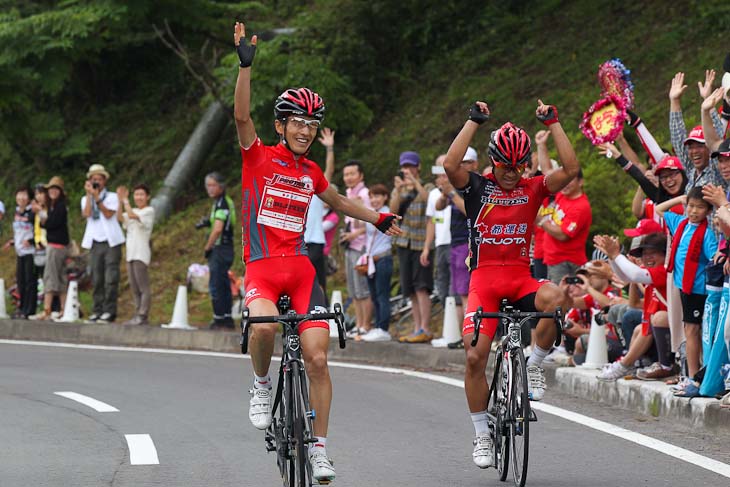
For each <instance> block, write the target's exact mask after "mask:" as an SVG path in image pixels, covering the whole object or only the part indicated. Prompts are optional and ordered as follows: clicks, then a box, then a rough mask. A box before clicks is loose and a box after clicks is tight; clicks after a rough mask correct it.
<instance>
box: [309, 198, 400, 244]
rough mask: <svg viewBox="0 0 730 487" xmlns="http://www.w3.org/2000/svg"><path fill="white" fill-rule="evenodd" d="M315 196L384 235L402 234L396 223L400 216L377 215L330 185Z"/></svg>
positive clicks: (390, 214)
mask: <svg viewBox="0 0 730 487" xmlns="http://www.w3.org/2000/svg"><path fill="white" fill-rule="evenodd" d="M317 196H319V198H320V199H321V200H322V201H324V202H325V203H327V204H328V205H330V208H332V209H333V210H335V211H341V212H342V213H344V214H345V215H347V216H351V217H353V218H357V219H358V220H362V221H364V222H368V223H372V224H373V225H375V228H377V229H378V230H380V231H381V232H383V233H385V234H386V235H390V236H395V235H401V234H402V233H403V230H401V229H400V228H399V227H398V224H397V221H398V220H400V219H401V217H400V216H398V215H395V214H393V213H378V212H377V211H374V210H371V209H370V208H366V207H365V206H364V205H362V204H359V203H356V202H355V201H354V200H351V199H349V198H348V197H347V196H345V195H342V194H339V193H338V192H337V191H335V189H334V188H333V187H332V186H331V185H329V186H327V189H326V190H324V191H322V192H321V193H319V194H317Z"/></svg>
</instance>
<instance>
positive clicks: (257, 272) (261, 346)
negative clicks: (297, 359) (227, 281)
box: [243, 259, 282, 377]
mask: <svg viewBox="0 0 730 487" xmlns="http://www.w3.org/2000/svg"><path fill="white" fill-rule="evenodd" d="M276 260H277V259H264V260H259V261H255V262H251V263H250V264H249V265H248V266H247V268H246V275H245V276H244V279H243V287H244V289H245V291H246V293H245V305H246V307H248V309H249V314H250V316H276V315H278V314H279V310H278V308H277V307H276V302H277V301H278V300H279V296H280V295H281V294H282V290H281V289H278V287H279V286H277V283H276V282H273V281H272V280H271V276H276V275H277V274H278V272H277V269H276V268H275V267H278V265H277V264H280V263H279V262H277V261H276ZM272 267H274V268H272ZM278 329H279V325H278V324H276V323H260V324H259V323H257V324H255V325H251V326H250V327H249V338H248V352H249V354H250V355H251V363H252V365H253V370H254V373H255V374H256V375H257V376H259V377H265V376H266V375H268V373H269V366H270V365H271V355H272V354H273V353H274V339H275V338H276V333H277V331H278Z"/></svg>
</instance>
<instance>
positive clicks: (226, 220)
mask: <svg viewBox="0 0 730 487" xmlns="http://www.w3.org/2000/svg"><path fill="white" fill-rule="evenodd" d="M205 190H206V191H207V192H208V197H209V198H211V199H212V200H213V205H212V207H211V209H210V216H209V217H207V218H206V217H203V218H202V219H201V220H200V221H199V222H198V223H197V224H196V225H195V227H196V228H198V229H199V228H210V233H208V239H207V240H206V242H205V247H203V255H204V256H205V258H206V259H207V260H208V273H209V281H208V290H209V292H210V301H211V303H212V305H213V320H212V321H211V322H210V325H209V328H210V329H211V330H218V329H228V330H230V329H233V327H234V323H233V317H232V316H231V309H232V308H233V295H232V294H231V284H230V281H229V279H228V270H229V269H230V268H231V266H232V265H233V256H234V251H233V226H234V225H235V224H236V212H235V211H234V208H235V206H234V204H233V200H232V199H231V197H230V196H228V195H227V194H226V182H225V179H224V178H223V176H222V175H221V174H220V173H218V172H211V173H209V174H207V175H206V176H205Z"/></svg>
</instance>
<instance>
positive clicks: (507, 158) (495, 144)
mask: <svg viewBox="0 0 730 487" xmlns="http://www.w3.org/2000/svg"><path fill="white" fill-rule="evenodd" d="M489 156H490V157H491V158H492V159H493V160H494V161H496V162H497V164H502V165H505V166H507V167H518V166H523V165H525V164H527V162H528V161H529V160H530V136H529V135H527V132H525V131H524V130H523V129H521V128H519V127H518V126H516V125H514V124H512V123H511V122H507V123H505V124H504V125H502V126H501V127H499V128H498V129H497V130H495V131H494V132H492V137H491V139H490V140H489Z"/></svg>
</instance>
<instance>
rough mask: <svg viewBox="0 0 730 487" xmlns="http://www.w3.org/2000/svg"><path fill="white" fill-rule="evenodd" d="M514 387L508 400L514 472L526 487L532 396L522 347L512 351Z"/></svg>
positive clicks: (517, 480)
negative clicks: (529, 393)
mask: <svg viewBox="0 0 730 487" xmlns="http://www.w3.org/2000/svg"><path fill="white" fill-rule="evenodd" d="M510 359H511V361H512V387H511V391H510V396H509V400H508V405H507V406H508V415H509V425H510V427H509V435H510V443H511V445H512V455H511V456H512V474H513V476H514V480H515V485H516V486H517V487H524V485H525V481H526V480H527V458H528V453H529V449H530V398H529V396H528V384H527V383H528V378H527V364H526V363H525V355H524V354H523V352H522V348H515V349H513V350H511V351H510Z"/></svg>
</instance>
